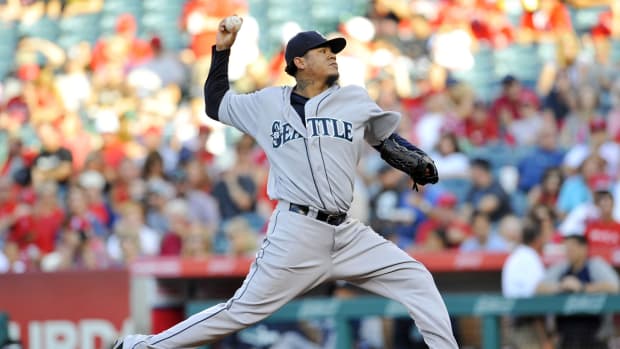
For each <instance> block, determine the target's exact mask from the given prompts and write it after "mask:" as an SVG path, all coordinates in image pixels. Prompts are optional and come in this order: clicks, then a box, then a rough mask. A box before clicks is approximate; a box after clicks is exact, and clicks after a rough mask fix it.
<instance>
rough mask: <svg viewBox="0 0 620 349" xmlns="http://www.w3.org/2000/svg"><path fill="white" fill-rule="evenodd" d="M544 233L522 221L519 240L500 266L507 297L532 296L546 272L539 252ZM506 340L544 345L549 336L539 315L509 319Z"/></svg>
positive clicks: (513, 343) (526, 345) (534, 348)
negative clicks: (509, 323)
mask: <svg viewBox="0 0 620 349" xmlns="http://www.w3.org/2000/svg"><path fill="white" fill-rule="evenodd" d="M545 239H546V237H545V235H544V234H542V230H541V229H540V225H539V224H538V223H534V222H531V221H528V222H526V223H525V224H524V228H523V235H522V239H521V244H519V245H518V246H517V247H516V248H515V249H514V250H513V251H512V253H511V254H510V256H508V259H507V260H506V262H505V263H504V266H503V268H502V294H503V295H504V297H508V298H523V297H531V296H533V295H534V294H535V293H536V286H537V285H538V283H539V282H540V281H541V280H542V279H543V277H544V275H545V266H544V264H543V261H542V258H541V253H542V249H543V246H544V245H545V243H546V241H545ZM511 327H512V328H511V331H510V332H509V333H510V335H509V336H508V342H509V343H510V345H511V346H512V347H514V348H531V349H537V348H543V347H544V346H545V344H546V343H547V342H549V338H548V336H547V334H546V331H545V327H544V321H543V319H542V318H539V317H521V318H515V319H512V322H511Z"/></svg>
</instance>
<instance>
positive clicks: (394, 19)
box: [0, 0, 620, 349]
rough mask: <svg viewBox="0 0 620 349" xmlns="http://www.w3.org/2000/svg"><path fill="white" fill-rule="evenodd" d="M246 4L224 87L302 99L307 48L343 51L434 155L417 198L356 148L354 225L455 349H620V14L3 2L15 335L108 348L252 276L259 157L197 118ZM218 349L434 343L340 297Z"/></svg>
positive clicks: (2, 154)
mask: <svg viewBox="0 0 620 349" xmlns="http://www.w3.org/2000/svg"><path fill="white" fill-rule="evenodd" d="M232 14H237V15H240V16H242V17H243V19H244V23H243V27H242V29H241V31H240V33H239V36H238V38H237V41H236V43H235V45H234V46H233V49H232V56H231V60H230V71H229V77H230V79H231V85H232V88H233V89H234V90H235V91H237V92H239V93H246V92H252V91H255V90H257V89H261V88H263V87H267V86H272V85H277V84H294V81H293V80H292V79H291V78H290V77H289V76H288V75H286V73H284V65H285V62H284V57H283V56H284V52H283V48H284V46H285V44H286V42H287V40H288V39H289V38H291V37H292V36H293V35H295V34H296V33H297V32H299V31H301V30H318V31H320V32H322V33H324V34H325V35H327V36H344V37H345V38H346V39H347V47H346V48H345V50H344V51H343V52H342V53H340V54H339V55H338V60H339V62H340V64H339V66H340V75H341V78H340V83H341V85H351V84H355V85H360V86H363V87H365V88H366V89H367V90H368V91H369V93H370V95H371V97H372V98H374V99H375V100H376V102H377V103H378V105H379V106H381V107H382V108H383V109H386V110H396V111H399V112H401V113H402V115H403V118H402V122H401V125H400V127H399V133H400V134H401V135H403V136H404V137H405V138H407V139H409V140H410V141H411V142H412V143H414V144H416V145H418V146H419V147H421V148H422V149H424V150H426V151H427V152H429V153H430V154H431V156H432V157H433V158H434V159H435V161H436V164H437V167H438V169H439V174H440V179H441V180H440V182H439V183H438V184H437V185H434V186H427V187H424V188H420V189H421V190H420V191H419V192H416V191H412V190H411V182H410V181H409V180H408V178H407V177H406V176H404V175H403V174H402V173H400V172H399V171H397V170H394V169H392V168H390V167H389V166H388V165H386V164H385V163H384V162H383V161H382V160H381V159H380V157H379V155H378V153H377V152H376V151H375V150H373V149H372V148H370V147H367V148H366V150H365V153H364V155H363V159H362V162H361V164H360V166H359V168H358V173H357V174H358V176H357V183H356V192H355V200H354V205H353V208H352V211H351V214H352V215H353V216H355V217H357V218H359V219H360V220H362V221H364V222H366V223H368V224H369V225H371V226H372V227H373V228H374V229H375V230H376V231H377V232H379V233H380V234H382V235H383V236H385V237H386V238H387V239H390V240H392V241H393V242H394V243H396V244H397V245H398V246H399V247H401V248H402V249H403V250H405V251H407V252H408V253H410V254H411V255H412V256H414V257H415V258H417V259H418V260H420V261H421V262H423V263H425V264H426V265H427V266H428V268H429V269H430V270H431V272H432V273H433V275H434V277H435V281H436V282H437V284H438V286H439V289H440V291H441V292H442V294H443V295H444V296H445V297H446V302H447V304H448V308H449V310H450V312H451V314H452V315H453V318H452V319H453V327H454V330H455V333H456V335H457V338H458V340H459V343H460V346H461V347H463V348H485V349H490V348H586V347H589V348H608V347H609V348H613V347H619V345H620V344H618V340H617V338H619V336H620V332H618V330H620V318H618V317H617V316H616V315H615V313H617V312H620V298H618V296H617V295H615V294H616V293H617V292H618V289H619V282H618V276H617V267H619V266H620V222H619V221H618V220H619V219H620V205H615V202H616V201H618V200H620V182H619V178H620V177H619V174H620V172H619V171H620V144H619V142H620V69H619V66H620V2H618V1H613V0H572V1H571V0H564V1H562V0H374V1H369V0H329V1H326V0H308V1H293V0H217V1H216V0H187V1H186V0H143V1H138V0H105V1H104V0H46V1H42V0H41V1H39V0H2V1H0V345H6V346H7V347H12V348H19V347H23V348H33V349H39V348H71V349H73V348H105V347H106V345H109V343H111V341H112V340H114V339H115V338H116V336H118V335H120V334H122V333H133V332H143V333H145V332H148V333H150V332H156V331H160V330H162V329H165V328H167V327H168V326H170V325H172V324H174V323H176V322H177V321H180V320H182V319H183V318H185V317H186V316H188V315H189V314H191V313H193V312H196V311H199V310H200V309H202V308H204V307H205V306H207V305H208V304H213V302H215V301H217V300H222V299H227V298H228V297H230V296H231V295H232V293H233V292H234V290H235V289H236V288H237V287H239V286H240V285H241V282H242V280H243V277H244V276H245V273H246V272H247V270H248V268H249V265H250V263H251V261H252V260H253V256H254V253H255V252H256V250H257V248H258V246H260V243H261V240H262V239H263V237H264V234H265V228H266V224H267V218H268V216H269V214H270V212H271V210H272V209H273V208H274V206H275V202H273V201H271V200H269V198H268V197H267V194H266V178H267V174H268V163H267V160H266V158H265V154H264V153H263V151H262V150H261V149H260V148H258V147H257V146H256V145H255V142H254V140H253V139H251V138H250V137H248V136H245V135H242V134H240V133H239V132H237V131H235V130H233V129H231V128H228V127H224V126H223V125H221V124H219V123H217V122H214V121H213V120H211V119H209V118H208V117H207V116H206V115H205V112H204V99H203V84H204V80H205V78H206V75H207V72H208V69H209V64H210V58H211V57H210V54H211V45H213V44H214V42H215V32H216V28H217V24H218V23H219V21H220V20H221V19H222V18H224V17H226V16H228V15H232ZM300 233H301V232H300ZM360 309H362V310H360ZM364 309H366V310H364ZM5 343H6V344H5ZM10 343H12V344H10ZM212 347H214V348H338V349H348V348H368V349H370V348H377V349H378V348H387V349H392V348H394V349H397V348H418V347H419V348H424V347H425V346H424V344H423V341H422V339H421V336H420V334H419V332H418V331H417V329H416V328H415V326H414V324H413V322H412V321H411V320H409V319H408V318H407V314H406V313H405V312H403V309H402V308H401V307H400V305H398V304H394V303H391V302H388V301H387V300H381V299H376V298H373V296H372V295H368V294H365V293H364V292H362V291H360V290H358V289H355V288H353V287H352V286H350V285H348V284H346V283H344V282H335V283H331V284H326V285H323V286H321V287H319V288H318V289H316V290H313V291H312V292H310V293H309V294H307V295H304V296H303V297H300V298H299V299H298V300H295V301H294V302H293V303H292V304H291V306H290V307H285V309H283V310H282V312H280V313H278V314H277V316H274V318H273V321H266V322H265V323H261V324H259V325H257V326H254V327H252V328H250V329H248V330H245V331H242V332H241V333H239V334H236V335H234V336H231V337H229V338H226V339H224V340H222V341H221V342H220V343H218V344H216V345H213V346H212Z"/></svg>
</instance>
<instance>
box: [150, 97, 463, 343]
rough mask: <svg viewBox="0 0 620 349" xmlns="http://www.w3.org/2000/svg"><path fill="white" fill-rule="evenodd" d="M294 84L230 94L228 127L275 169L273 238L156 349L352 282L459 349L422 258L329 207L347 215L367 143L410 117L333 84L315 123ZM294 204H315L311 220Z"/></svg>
mask: <svg viewBox="0 0 620 349" xmlns="http://www.w3.org/2000/svg"><path fill="white" fill-rule="evenodd" d="M291 92H292V88H290V87H281V88H278V87H273V88H267V89H263V90H261V91H258V92H255V93H251V94H247V95H236V94H234V93H233V92H231V91H228V92H226V95H225V96H224V98H223V100H222V102H221V104H220V109H219V119H220V121H221V122H223V123H225V124H228V125H231V126H234V127H236V128H238V129H239V130H241V131H243V132H245V133H248V134H250V135H251V136H252V137H254V138H255V139H256V141H257V142H258V144H260V146H261V147H262V148H263V149H264V150H265V152H266V154H267V157H268V159H269V163H270V165H271V168H270V173H269V182H268V193H269V195H270V197H272V198H275V199H277V200H279V204H278V205H277V207H276V209H275V211H274V212H273V214H272V216H271V219H270V223H269V227H268V233H267V236H266V237H265V239H264V242H263V244H262V246H261V248H260V250H259V251H258V253H257V254H256V261H255V262H254V263H253V265H252V267H251V270H250V272H249V274H248V276H247V277H246V279H245V281H244V282H243V285H242V286H241V288H239V290H237V292H236V293H235V295H234V296H233V297H232V298H231V299H230V300H229V301H228V302H226V303H222V304H219V305H217V306H214V307H212V308H209V309H206V310H204V311H202V312H200V313H198V314H195V315H194V316H192V317H190V318H189V319H187V320H185V321H183V322H181V323H179V324H177V325H175V326H174V327H172V328H170V329H168V330H166V331H164V332H162V333H159V334H157V335H154V336H151V337H150V338H149V339H148V340H146V342H147V343H148V348H161V349H163V348H187V347H193V346H198V345H201V344H205V343H210V342H213V341H215V340H217V339H219V338H222V337H224V336H226V335H228V334H231V333H233V332H235V331H238V330H241V329H243V328H245V327H247V326H250V325H252V324H254V323H256V322H258V321H261V320H262V319H264V318H265V317H267V316H269V315H270V314H271V313H273V312H274V311H276V310H277V309H279V308H280V307H282V306H283V305H284V304H285V303H287V302H288V301H290V300H291V299H293V298H294V297H296V296H297V295H299V294H301V293H303V292H305V291H308V290H310V289H311V288H313V287H315V286H317V285H319V284H320V283H322V282H324V281H328V280H336V279H344V280H348V281H350V282H352V283H353V284H356V285H358V286H360V287H362V288H364V289H367V290H369V291H372V292H374V293H377V294H379V295H382V296H385V297H389V298H391V299H394V300H396V301H399V302H401V303H402V304H404V305H405V306H406V307H407V309H408V310H409V312H410V314H411V316H412V318H413V319H414V320H415V322H416V325H417V326H418V327H419V328H420V331H421V333H422V334H423V336H424V339H425V341H426V343H427V344H428V345H429V346H430V347H431V348H457V345H456V341H455V339H454V337H453V335H452V329H451V325H450V320H449V318H448V313H447V310H446V307H445V305H444V303H443V300H442V299H441V297H440V295H439V292H438V291H437V289H436V287H435V284H434V281H433V278H432V276H431V274H430V273H429V272H428V271H427V269H426V268H425V267H424V266H423V265H422V264H420V263H419V262H417V261H415V260H414V259H412V258H411V257H410V256H409V255H407V254H406V253H405V252H403V251H402V250H401V249H399V248H398V247H396V246H395V245H394V244H392V243H391V242H389V241H387V240H385V239H384V238H382V237H381V236H379V235H378V234H377V233H375V232H374V231H373V230H372V229H371V228H370V227H368V226H366V225H364V224H362V223H361V222H359V221H358V220H356V219H354V218H353V217H346V220H344V222H342V223H341V224H339V225H332V224H328V223H326V222H324V221H321V220H318V219H316V217H317V216H320V213H319V211H325V212H331V213H334V214H337V213H345V212H347V210H348V209H349V207H350V205H351V201H352V199H353V183H354V174H355V170H356V166H357V163H358V160H359V158H360V154H361V152H362V146H363V143H364V141H367V142H369V143H371V144H374V143H377V142H378V141H379V140H381V139H384V138H386V137H387V136H389V135H390V134H391V133H392V132H393V131H394V129H395V128H396V126H397V124H398V121H399V118H400V115H399V114H397V113H394V112H386V111H382V110H381V109H380V108H379V107H378V106H377V105H376V104H375V103H374V102H373V101H372V100H371V99H370V97H369V96H368V94H367V93H366V91H365V90H363V89H362V88H359V87H353V86H351V87H342V88H341V87H338V86H332V87H331V88H329V89H328V90H326V91H324V92H323V93H321V94H320V95H318V96H315V97H313V98H311V99H310V100H309V101H308V102H307V103H306V106H305V111H306V125H305V126H304V125H303V122H302V120H301V119H300V118H299V116H298V115H297V114H296V112H295V110H294V109H293V107H292V106H291V104H290V102H289V101H290V95H291ZM291 203H294V204H299V205H304V206H309V210H308V213H307V215H304V214H303V213H298V212H293V211H291Z"/></svg>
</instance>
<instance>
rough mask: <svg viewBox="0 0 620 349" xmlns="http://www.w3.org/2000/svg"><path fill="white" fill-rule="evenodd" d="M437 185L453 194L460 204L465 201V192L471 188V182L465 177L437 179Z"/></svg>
mask: <svg viewBox="0 0 620 349" xmlns="http://www.w3.org/2000/svg"><path fill="white" fill-rule="evenodd" d="M439 186H440V187H441V188H442V189H444V190H446V191H448V192H450V193H452V194H454V196H456V198H457V200H458V204H459V205H460V204H462V203H464V202H465V198H466V197H467V193H469V190H470V189H471V182H470V181H469V179H466V178H448V179H442V180H441V181H439Z"/></svg>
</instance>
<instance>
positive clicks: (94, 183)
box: [79, 170, 112, 227]
mask: <svg viewBox="0 0 620 349" xmlns="http://www.w3.org/2000/svg"><path fill="white" fill-rule="evenodd" d="M79 183H80V186H81V187H82V188H83V189H84V194H85V195H86V196H85V197H86V201H87V205H88V211H89V212H90V213H91V214H92V215H93V216H95V217H96V218H97V220H98V221H99V222H101V223H102V224H103V225H104V226H106V227H110V224H111V222H112V216H111V212H110V211H109V208H108V205H107V203H106V200H105V198H104V196H103V189H104V188H105V185H106V181H105V178H104V177H103V175H102V174H101V173H99V172H97V171H92V170H91V171H85V172H82V174H80V177H79Z"/></svg>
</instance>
